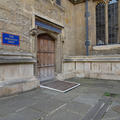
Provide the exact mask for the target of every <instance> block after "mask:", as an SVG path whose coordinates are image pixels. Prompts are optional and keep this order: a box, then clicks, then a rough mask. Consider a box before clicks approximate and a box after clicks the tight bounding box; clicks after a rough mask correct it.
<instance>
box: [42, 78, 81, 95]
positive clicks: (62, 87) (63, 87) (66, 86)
mask: <svg viewBox="0 0 120 120" xmlns="http://www.w3.org/2000/svg"><path fill="white" fill-rule="evenodd" d="M78 86H80V84H78V83H74V82H68V81H60V80H55V81H51V82H46V83H41V84H40V87H42V88H47V89H50V90H55V91H58V92H64V93H65V92H68V91H70V90H72V89H73V88H76V87H78Z"/></svg>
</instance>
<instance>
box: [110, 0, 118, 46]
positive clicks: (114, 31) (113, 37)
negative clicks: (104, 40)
mask: <svg viewBox="0 0 120 120" xmlns="http://www.w3.org/2000/svg"><path fill="white" fill-rule="evenodd" d="M117 38H118V0H111V1H110V2H109V4H108V44H116V43H118V41H117Z"/></svg>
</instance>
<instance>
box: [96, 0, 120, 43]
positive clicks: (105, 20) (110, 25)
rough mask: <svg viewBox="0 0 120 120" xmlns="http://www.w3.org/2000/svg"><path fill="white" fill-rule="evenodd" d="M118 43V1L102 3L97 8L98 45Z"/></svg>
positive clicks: (110, 0) (112, 0)
mask: <svg viewBox="0 0 120 120" xmlns="http://www.w3.org/2000/svg"><path fill="white" fill-rule="evenodd" d="M117 43H119V42H118V0H109V2H106V3H105V2H100V3H98V4H97V6H96V45H105V44H117Z"/></svg>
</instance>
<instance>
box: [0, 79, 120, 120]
mask: <svg viewBox="0 0 120 120" xmlns="http://www.w3.org/2000/svg"><path fill="white" fill-rule="evenodd" d="M68 81H69V80H68ZM70 81H71V82H78V83H80V84H81V86H79V87H77V88H75V89H73V90H71V91H69V92H68V93H59V92H55V91H52V90H48V89H44V88H42V89H41V88H38V89H35V90H33V91H30V92H25V93H22V94H17V95H13V96H9V97H4V98H0V120H82V118H83V117H84V116H85V115H86V113H87V112H88V110H89V109H91V107H93V106H94V105H95V104H96V103H97V101H98V100H99V99H100V98H102V97H103V95H104V93H105V92H112V93H117V94H119V93H120V87H119V86H120V81H119V82H118V81H109V80H95V79H80V78H79V79H78V78H73V79H71V80H70ZM112 100H113V103H112V105H111V106H110V108H109V110H108V112H107V113H106V114H105V115H104V117H103V120H120V114H119V113H118V112H115V111H113V109H112V107H114V106H116V105H120V96H116V97H113V98H112Z"/></svg>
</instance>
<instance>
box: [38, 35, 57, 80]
mask: <svg viewBox="0 0 120 120" xmlns="http://www.w3.org/2000/svg"><path fill="white" fill-rule="evenodd" d="M44 35H46V36H48V37H50V38H51V39H52V40H53V41H54V47H55V48H54V51H55V53H54V78H55V72H56V39H55V38H54V37H53V36H52V35H50V34H48V33H41V34H38V35H37V43H38V40H40V39H39V37H42V36H44ZM37 54H38V45H37ZM36 59H37V60H38V58H37V56H36ZM36 65H37V67H38V63H36ZM37 78H38V79H40V77H39V75H38V68H37ZM51 79H53V78H51ZM41 80H42V79H41ZM45 80H49V79H47V78H46V79H45ZM45 80H43V81H45Z"/></svg>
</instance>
